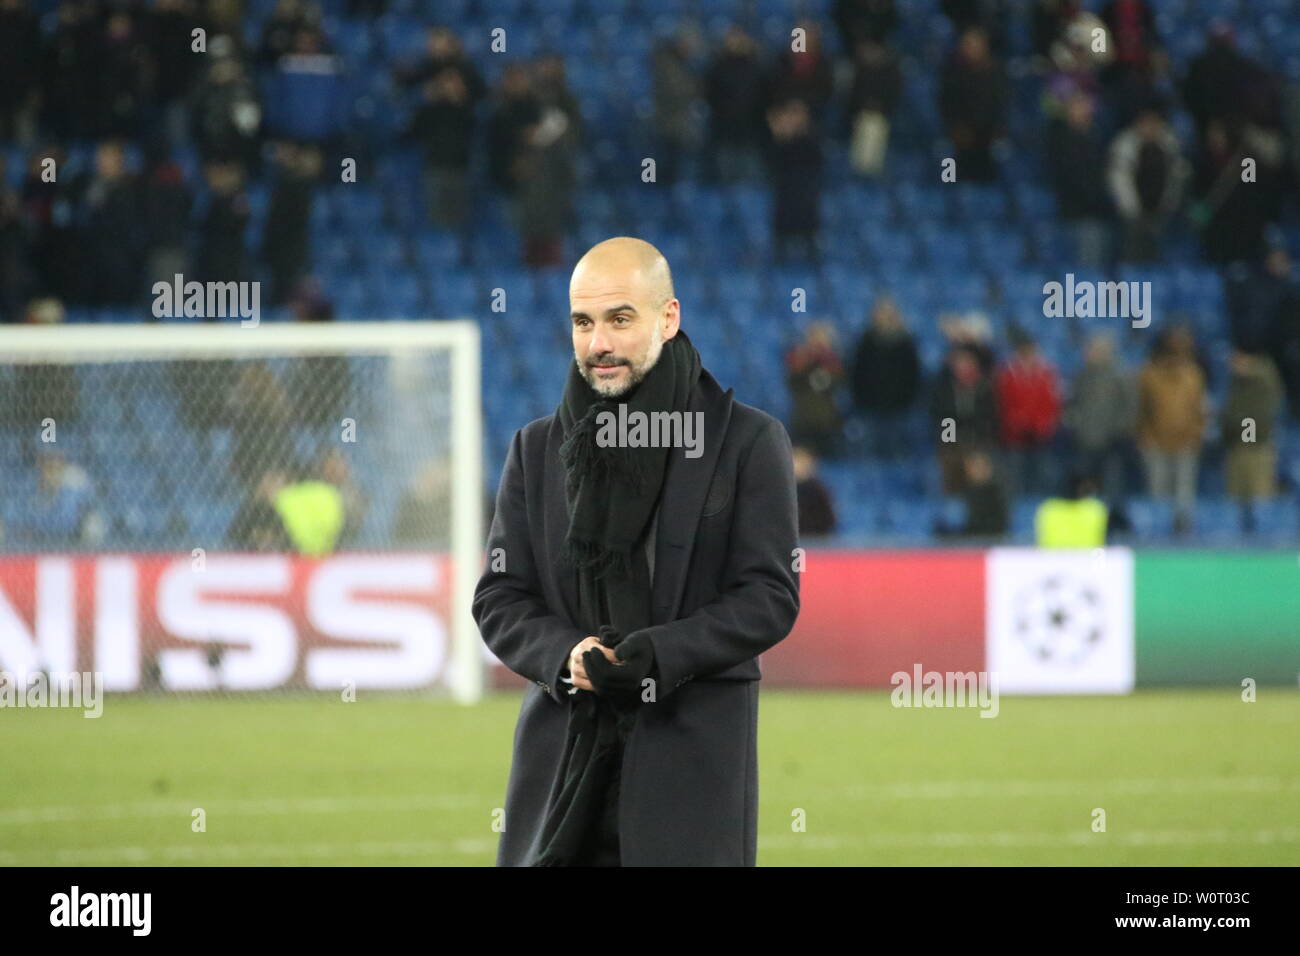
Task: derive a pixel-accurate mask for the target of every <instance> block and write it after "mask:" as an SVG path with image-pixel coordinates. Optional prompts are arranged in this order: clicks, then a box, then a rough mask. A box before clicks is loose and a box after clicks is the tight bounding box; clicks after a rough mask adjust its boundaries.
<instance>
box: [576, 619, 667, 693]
mask: <svg viewBox="0 0 1300 956" xmlns="http://www.w3.org/2000/svg"><path fill="white" fill-rule="evenodd" d="M602 630H604V629H603V628H602ZM602 636H603V635H602ZM614 656H615V657H617V658H618V659H619V660H620V661H622V663H620V664H615V663H613V662H611V661H608V660H606V659H605V655H604V654H603V653H601V651H600V650H598V649H597V648H594V647H592V648H589V649H588V650H586V651H583V653H582V664H583V666H584V667H585V668H586V670H587V678H588V679H589V680H590V681H591V686H592V687H594V688H595V689H596V693H598V694H603V695H605V696H606V697H608V698H610V699H611V700H619V701H624V702H635V701H637V700H639V699H640V697H641V692H642V690H643V689H644V688H642V686H641V682H642V681H644V680H645V679H646V678H647V677H652V676H653V675H654V665H655V648H654V644H653V643H651V641H650V638H648V637H646V636H645V635H644V634H642V633H640V632H635V633H632V634H629V635H628V636H627V637H625V638H623V639H622V640H621V641H619V642H618V643H617V644H615V645H614Z"/></svg>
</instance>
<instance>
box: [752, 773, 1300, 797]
mask: <svg viewBox="0 0 1300 956" xmlns="http://www.w3.org/2000/svg"><path fill="white" fill-rule="evenodd" d="M769 787H770V788H771V789H773V790H775V789H780V790H781V792H782V793H788V792H791V791H793V790H795V789H797V788H796V787H795V786H794V785H792V784H788V783H781V784H769ZM1097 791H1105V792H1107V793H1120V794H1125V793H1128V794H1171V793H1174V794H1188V793H1190V794H1199V793H1212V792H1222V793H1275V792H1279V793H1280V792H1300V779H1297V780H1284V779H1281V778H1277V777H1238V778H1235V779H1234V778H1231V777H1202V778H1187V779H1177V778H1160V777H1151V778H1145V779H1123V778H1120V779H1115V780H1104V779H1103V780H1075V781H1070V780H952V781H935V782H932V783H897V784H861V785H857V784H853V785H848V786H844V787H836V788H834V789H821V790H819V791H818V795H819V796H822V797H827V796H835V797H873V798H876V799H884V800H955V799H959V798H964V797H971V798H977V797H1056V796H1062V797H1068V796H1076V795H1078V794H1080V793H1095V792H1097ZM769 792H770V791H769ZM764 799H765V800H768V799H771V798H770V797H767V796H765V797H764Z"/></svg>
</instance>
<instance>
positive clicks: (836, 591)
mask: <svg viewBox="0 0 1300 956" xmlns="http://www.w3.org/2000/svg"><path fill="white" fill-rule="evenodd" d="M799 588H800V606H801V607H800V611H799V620H798V622H797V623H796V624H795V628H794V631H793V632H792V633H791V634H790V636H789V637H787V638H786V639H785V640H784V641H782V642H781V643H780V644H778V645H777V646H776V647H774V648H773V649H772V650H770V651H768V652H767V653H766V654H764V655H763V656H762V658H761V665H762V668H763V686H765V687H886V688H887V687H889V686H890V683H889V678H890V676H891V675H892V674H894V673H896V672H897V671H906V672H907V673H908V674H909V675H910V674H911V673H912V670H913V666H914V665H916V664H920V665H921V666H922V669H923V670H926V671H931V670H933V671H962V672H965V671H971V670H975V671H978V670H982V669H983V667H984V552H983V551H977V550H972V551H959V550H952V551H810V552H808V555H807V564H806V566H805V568H804V571H803V573H802V575H801V578H800V585H799ZM492 670H493V672H494V673H493V675H492V676H493V679H492V682H491V683H492V686H495V687H498V688H502V689H506V688H518V687H523V686H525V683H524V681H523V680H522V679H520V678H518V677H516V676H515V675H514V674H512V673H511V672H510V671H508V670H507V669H506V668H505V667H502V666H500V665H498V666H496V667H493V668H492Z"/></svg>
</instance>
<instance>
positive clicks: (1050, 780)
mask: <svg viewBox="0 0 1300 956" xmlns="http://www.w3.org/2000/svg"><path fill="white" fill-rule="evenodd" d="M517 707H518V698H517V697H516V696H515V695H514V694H498V695H494V696H492V697H490V698H489V699H488V700H487V701H485V702H484V703H482V704H480V705H477V706H473V707H462V706H458V705H456V704H453V703H450V702H448V701H444V700H437V699H430V698H421V697H414V696H385V695H379V694H374V695H366V694H365V693H362V694H360V695H359V699H358V700H357V701H356V702H353V703H344V702H343V701H341V700H339V699H338V698H337V697H328V698H327V697H323V696H311V695H302V696H298V695H280V696H274V695H255V696H248V697H242V698H241V697H226V698H215V697H214V698H190V699H176V698H169V699H164V698H150V697H109V698H108V699H107V700H106V702H105V710H104V714H103V716H102V717H101V718H99V719H95V720H88V719H85V718H84V717H83V716H82V714H81V712H80V711H72V710H12V709H7V710H2V711H0V745H2V749H3V754H4V758H3V770H0V865H44V864H60V865H74V866H75V865H130V864H136V863H139V864H153V865H187V864H245V865H247V864H252V865H301V864H307V865H316V864H318V865H387V864H398V865H425V864H435V865H439V864H453V865H488V864H491V863H492V862H493V859H494V852H495V846H496V840H497V835H496V833H494V832H493V829H492V824H493V812H494V809H495V808H498V807H500V806H501V802H502V799H503V794H504V789H505V781H506V772H507V767H508V762H509V755H510V743H511V737H512V733H513V729H514V720H515V714H516V711H517ZM760 720H761V724H760V728H759V747H760V768H759V784H760V790H761V805H760V818H759V853H758V862H759V864H760V865H792V866H806V865H831V866H840V865H851V864H884V865H890V864H919V865H930V864H939V865H945V864H952V865H968V864H992V865H1020V864H1033V865H1059V864H1067V865H1078V864H1082V865H1106V866H1117V865H1118V866H1126V865H1156V866H1160V865H1193V866H1195V865H1203V864H1214V865H1229V866H1233V865H1296V864H1300V694H1298V693H1297V692H1296V691H1295V690H1294V689H1289V688H1270V687H1263V688H1260V690H1259V700H1258V701H1257V702H1254V703H1243V702H1242V701H1241V700H1240V697H1239V692H1238V691H1237V690H1236V689H1235V688H1231V687H1228V688H1224V689H1222V690H1213V691H1212V690H1195V691H1193V690H1185V689H1181V690H1152V691H1144V692H1141V693H1138V694H1135V695H1133V696H1131V697H1122V698H1117V697H1072V698H1065V697H1055V698H1046V697H1041V698H1025V697H1019V698H1017V697H1003V698H1002V700H1001V713H1000V714H999V716H997V717H996V718H994V719H987V718H981V717H980V716H979V712H978V711H977V710H974V709H959V708H950V709H902V708H894V707H891V706H890V703H889V696H888V694H886V693H883V692H872V693H847V692H845V693H838V692H837V693H829V692H795V691H777V690H767V691H764V692H763V694H762V697H761V703H760ZM199 808H201V809H202V810H203V814H204V824H205V830H204V832H195V831H194V829H193V820H194V817H193V812H194V811H195V810H196V809H199ZM1098 808H1099V809H1101V810H1103V811H1104V812H1105V832H1094V829H1093V820H1094V810H1095V809H1098ZM800 820H802V821H803V828H802V830H800V829H798V828H797V827H798V824H799V822H800Z"/></svg>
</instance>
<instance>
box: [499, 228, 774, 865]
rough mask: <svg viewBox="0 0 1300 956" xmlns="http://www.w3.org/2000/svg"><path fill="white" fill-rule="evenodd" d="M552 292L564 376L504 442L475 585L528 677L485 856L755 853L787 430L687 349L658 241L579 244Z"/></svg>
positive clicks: (596, 858)
mask: <svg viewBox="0 0 1300 956" xmlns="http://www.w3.org/2000/svg"><path fill="white" fill-rule="evenodd" d="M569 302H570V321H571V323H572V332H573V350H574V361H573V362H572V363H570V365H569V372H568V377H567V381H566V384H565V388H564V392H563V395H562V397H561V399H560V402H559V405H558V407H557V408H556V411H555V412H554V413H553V414H551V415H548V416H546V417H545V418H540V419H538V420H537V421H534V422H531V423H529V424H528V425H526V426H524V428H522V429H520V430H519V431H518V432H517V433H516V434H515V437H514V440H513V441H512V442H511V445H510V451H509V454H508V456H507V459H506V464H505V469H504V471H503V472H502V476H501V486H500V490H499V491H498V494H497V505H496V514H495V517H494V519H493V521H492V528H491V531H490V532H489V536H488V553H489V555H495V556H496V558H495V559H493V560H490V561H489V562H488V566H487V569H486V570H485V571H484V573H483V576H482V578H481V579H480V580H479V583H478V589H477V591H476V593H475V596H474V617H475V620H476V621H477V622H478V625H479V630H480V632H481V634H482V635H483V640H484V641H485V642H486V644H487V645H488V647H489V648H490V649H491V650H492V652H493V653H494V654H496V656H497V657H498V658H500V659H501V661H502V662H503V663H504V664H505V665H506V666H507V667H509V668H510V669H511V670H512V671H514V672H515V673H517V674H519V675H521V676H523V677H525V678H527V679H528V680H529V681H530V682H531V685H532V686H531V687H530V688H529V690H528V691H527V692H526V693H525V696H524V700H523V705H522V707H521V710H520V713H519V723H518V726H517V728H516V730H515V738H514V759H513V763H512V765H511V769H510V781H509V784H508V788H507V793H506V806H505V811H506V818H505V830H504V832H503V833H502V835H501V841H500V844H499V847H498V853H497V863H498V865H501V866H752V865H754V863H755V861H756V848H757V836H758V832H757V819H758V749H757V739H758V736H757V735H758V681H759V677H760V673H759V666H758V655H759V654H761V653H762V652H763V651H765V650H767V649H768V648H769V647H771V646H773V645H774V644H776V643H777V642H778V641H780V640H781V639H782V638H784V637H785V636H786V635H787V634H788V633H789V632H790V629H791V627H792V626H793V625H794V621H795V617H796V615H797V614H798V611H799V585H798V579H797V577H796V574H795V572H794V561H795V557H794V551H795V549H796V547H797V546H798V542H797V528H796V509H795V483H794V475H793V469H792V465H791V453H790V442H789V439H788V437H787V436H786V433H785V429H784V428H783V427H782V425H781V423H780V422H778V421H777V420H776V419H774V418H772V417H771V416H770V415H767V414H766V413H764V412H761V411H759V410H758V409H755V408H751V407H750V406H748V405H744V404H742V403H741V402H738V401H736V400H735V399H734V398H733V397H732V392H731V391H730V390H728V391H726V392H724V391H723V390H722V388H721V387H720V386H719V385H718V383H717V381H715V380H714V378H713V376H712V375H710V374H709V373H708V371H707V370H705V369H704V368H703V367H702V364H701V360H700V355H699V353H698V352H697V351H696V349H695V346H694V345H692V344H691V341H690V339H689V338H688V337H687V335H686V333H685V332H683V331H682V329H681V303H680V302H678V300H677V298H676V297H675V294H674V291H673V281H672V273H671V271H670V269H669V267H668V263H667V261H666V260H665V259H664V257H663V255H661V254H660V252H659V250H657V249H656V248H655V247H654V246H652V245H650V244H649V243H647V242H644V241H643V240H640V239H634V238H631V237H626V236H620V237H616V238H613V239H608V240H606V241H604V242H601V243H599V244H597V245H596V246H593V247H592V248H591V249H590V250H588V252H587V253H586V254H585V255H584V256H583V257H582V258H581V259H580V260H579V261H578V263H577V265H576V266H575V268H574V270H573V275H572V278H571V280H570V283H569ZM558 371H559V370H557V377H558ZM646 423H648V424H646Z"/></svg>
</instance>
